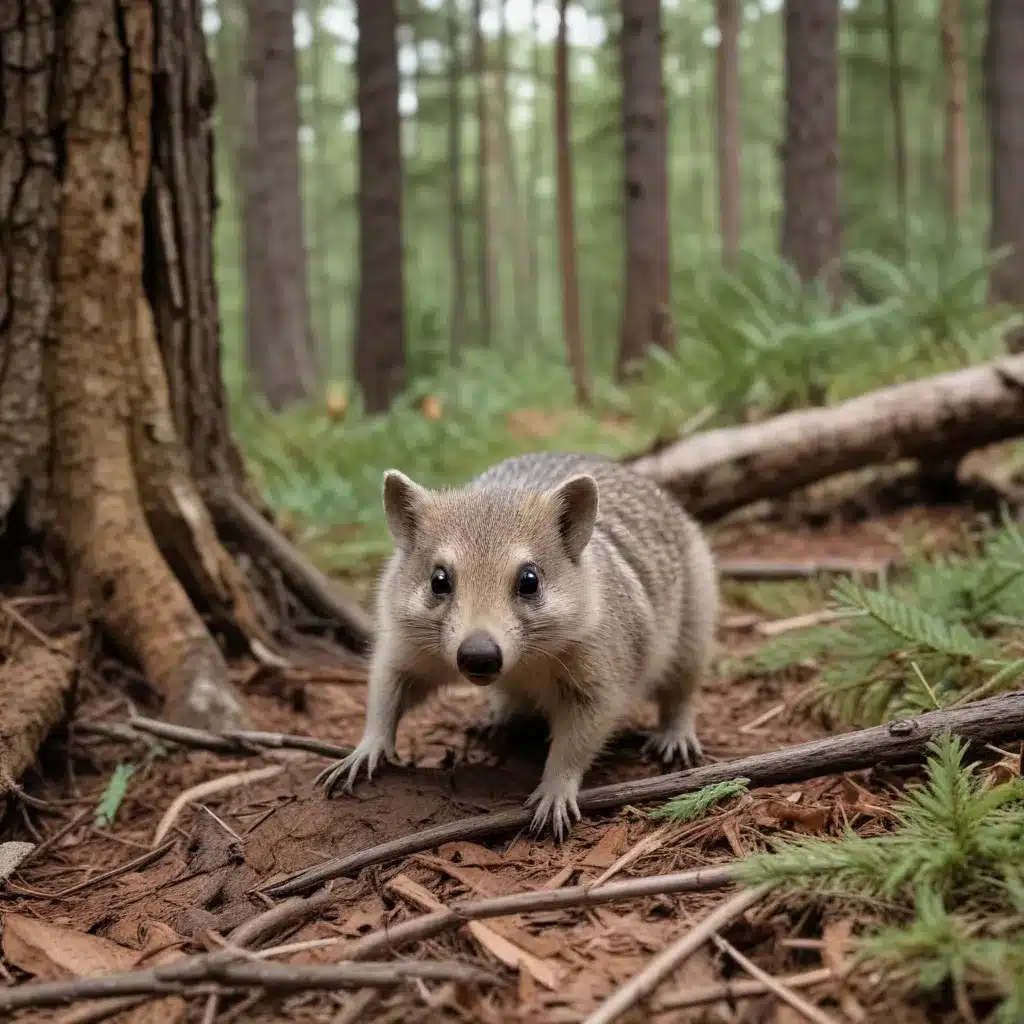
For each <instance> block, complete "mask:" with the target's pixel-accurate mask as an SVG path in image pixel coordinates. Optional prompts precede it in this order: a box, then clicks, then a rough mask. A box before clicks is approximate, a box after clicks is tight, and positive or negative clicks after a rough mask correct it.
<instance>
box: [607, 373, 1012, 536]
mask: <svg viewBox="0 0 1024 1024" xmlns="http://www.w3.org/2000/svg"><path fill="white" fill-rule="evenodd" d="M1022 434H1024V355H1020V356H1009V357H1007V358H1004V359H997V360H994V361H992V362H989V363H983V364H982V365H980V366H972V367H969V368H968V369H966V370H955V371H953V372H951V373H942V374H938V375H936V376H933V377H925V378H924V379H922V380H916V381H911V382H910V383H907V384H897V385H894V386H893V387H888V388H882V389H881V390H879V391H872V392H869V393H868V394H866V395H860V396H859V397H857V398H851V399H850V400H849V401H846V402H843V403H841V404H839V405H837V406H833V407H831V408H822V409H804V410H799V411H796V412H790V413H786V414H784V415H782V416H776V417H775V418H774V419H770V420H766V421H765V422H763V423H755V424H750V425H747V426H739V427H723V428H721V429H718V430H709V431H707V432H706V433H703V434H696V435H694V436H692V437H688V438H687V439H685V440H683V441H679V442H677V443H676V444H672V445H670V446H668V447H667V448H664V449H662V450H660V451H658V452H654V453H650V454H646V455H641V456H638V457H634V458H631V459H627V460H626V461H627V462H628V463H629V464H630V465H631V466H632V467H633V469H635V470H636V471H637V472H639V473H643V474H644V475H646V476H649V477H651V478H653V479H654V480H657V481H658V483H660V484H662V485H663V486H664V487H666V488H667V489H668V490H669V491H671V492H672V493H673V494H675V495H676V496H677V497H678V498H679V499H680V501H682V502H683V503H685V505H686V507H687V508H688V509H690V511H692V512H693V513H694V514H695V515H696V516H698V517H699V518H701V519H704V520H710V519H715V518H717V517H720V516H723V515H725V514H726V513H728V512H731V511H733V510H734V509H738V508H741V507H742V506H744V505H749V504H751V503H752V502H755V501H761V500H763V499H766V498H778V497H781V496H782V495H785V494H788V493H790V492H791V491H794V490H796V489H797V488H799V487H804V486H806V485H807V484H811V483H815V482H816V481H818V480H824V479H825V478H827V477H830V476H834V475H836V474H838V473H844V472H848V471H850V470H855V469H859V468H861V467H863V466H869V465H881V464H889V463H894V462H898V461H900V460H902V459H917V460H920V461H927V460H930V459H931V460H936V461H938V460H941V461H942V462H944V463H948V462H950V461H951V460H952V459H955V458H958V457H960V456H963V455H965V454H967V452H969V451H973V450H974V449H976V448H982V447H985V446H986V445H989V444H994V443H996V442H997V441H1005V440H1008V439H1010V438H1014V437H1018V436H1021V435H1022Z"/></svg>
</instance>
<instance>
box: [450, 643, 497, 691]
mask: <svg viewBox="0 0 1024 1024" xmlns="http://www.w3.org/2000/svg"><path fill="white" fill-rule="evenodd" d="M455 660H456V663H457V664H458V666H459V671H460V672H461V673H462V674H463V675H464V676H466V677H467V678H468V679H470V680H471V681H472V682H474V683H489V682H490V681H491V680H492V679H493V678H494V677H495V676H496V675H497V674H498V673H499V672H500V671H501V648H500V647H499V646H498V641H497V640H495V639H494V637H493V636H491V634H490V633H484V632H477V633H470V635H469V636H467V637H466V639H465V640H463V641H462V643H461V644H459V650H458V653H457V654H456V656H455Z"/></svg>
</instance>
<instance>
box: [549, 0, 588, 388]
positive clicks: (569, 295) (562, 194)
mask: <svg viewBox="0 0 1024 1024" xmlns="http://www.w3.org/2000/svg"><path fill="white" fill-rule="evenodd" d="M568 6H569V4H568V0H561V2H560V4H559V8H558V35H557V37H556V39H555V163H556V168H555V170H556V177H557V178H558V262H559V265H560V267H561V271H562V331H563V333H564V336H565V349H566V357H567V358H568V361H569V369H570V370H571V371H572V379H573V383H574V385H575V387H576V401H577V402H579V403H580V405H587V404H588V403H589V402H590V386H589V382H588V380H587V365H586V355H585V353H584V348H583V334H582V331H581V329H580V284H579V274H578V272H577V270H576V197H575V193H574V189H573V180H572V149H571V139H570V134H569V39H568V25H567V22H566V10H567V8H568Z"/></svg>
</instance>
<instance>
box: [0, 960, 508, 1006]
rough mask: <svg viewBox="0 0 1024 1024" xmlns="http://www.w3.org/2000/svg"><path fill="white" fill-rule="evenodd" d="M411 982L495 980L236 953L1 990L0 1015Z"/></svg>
mask: <svg viewBox="0 0 1024 1024" xmlns="http://www.w3.org/2000/svg"><path fill="white" fill-rule="evenodd" d="M409 978H421V979H423V980H424V981H454V982H461V983H473V982H486V981H493V980H494V978H493V975H491V974H489V973H488V972H487V971H481V970H480V969H479V968H476V967H470V966H468V965H467V964H460V963H454V962H448V963H428V962H424V961H411V962H402V963H361V964H352V963H341V964H325V965H317V966H298V965H294V964H267V963H252V962H240V961H239V959H238V954H236V953H228V954H224V953H209V954H201V955H199V956H192V957H188V958H186V959H184V960H180V961H177V962H175V963H171V964H167V965H166V966H162V967H153V968H150V969H148V970H142V971H125V972H123V973H120V974H107V975H101V976H100V977H92V978H75V979H73V980H71V981H45V982H37V983H34V984H28V985H16V986H12V987H10V988H0V1013H10V1012H12V1011H13V1010H21V1009H25V1008H26V1007H29V1006H32V1007H44V1006H67V1005H69V1004H71V1003H74V1002H77V1001H78V1000H81V999H107V998H110V997H112V996H165V995H176V994H179V993H183V992H187V991H188V990H189V988H191V987H193V986H197V985H202V984H204V983H208V982H216V983H218V984H220V985H225V986H227V987H229V988H256V987H258V988H265V989H274V990H276V991H279V992H280V991H295V990H302V989H339V988H353V987H361V988H369V987H373V988H389V987H390V986H392V985H397V984H399V983H400V982H402V981H405V980H407V979H409Z"/></svg>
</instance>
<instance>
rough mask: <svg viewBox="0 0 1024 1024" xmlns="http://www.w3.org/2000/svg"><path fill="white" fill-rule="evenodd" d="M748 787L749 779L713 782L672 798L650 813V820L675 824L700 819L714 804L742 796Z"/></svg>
mask: <svg viewBox="0 0 1024 1024" xmlns="http://www.w3.org/2000/svg"><path fill="white" fill-rule="evenodd" d="M749 785H750V779H727V780H726V781H724V782H713V783H712V784H711V785H710V786H705V787H704V788H703V789H698V790H697V792H695V793H683V794H681V795H680V796H677V797H674V798H673V799H672V800H670V801H669V802H668V803H667V804H665V806H664V807H659V808H658V809H657V810H656V811H651V817H652V818H667V819H668V820H669V821H671V822H673V823H675V824H681V823H682V822H685V821H694V820H696V819H697V818H702V817H703V816H704V815H705V814H707V812H708V811H709V810H711V808H712V807H714V806H715V804H720V803H722V801H723V800H730V799H732V797H734V796H742V795H743V794H744V793H746V791H747V787H748V786H749Z"/></svg>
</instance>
